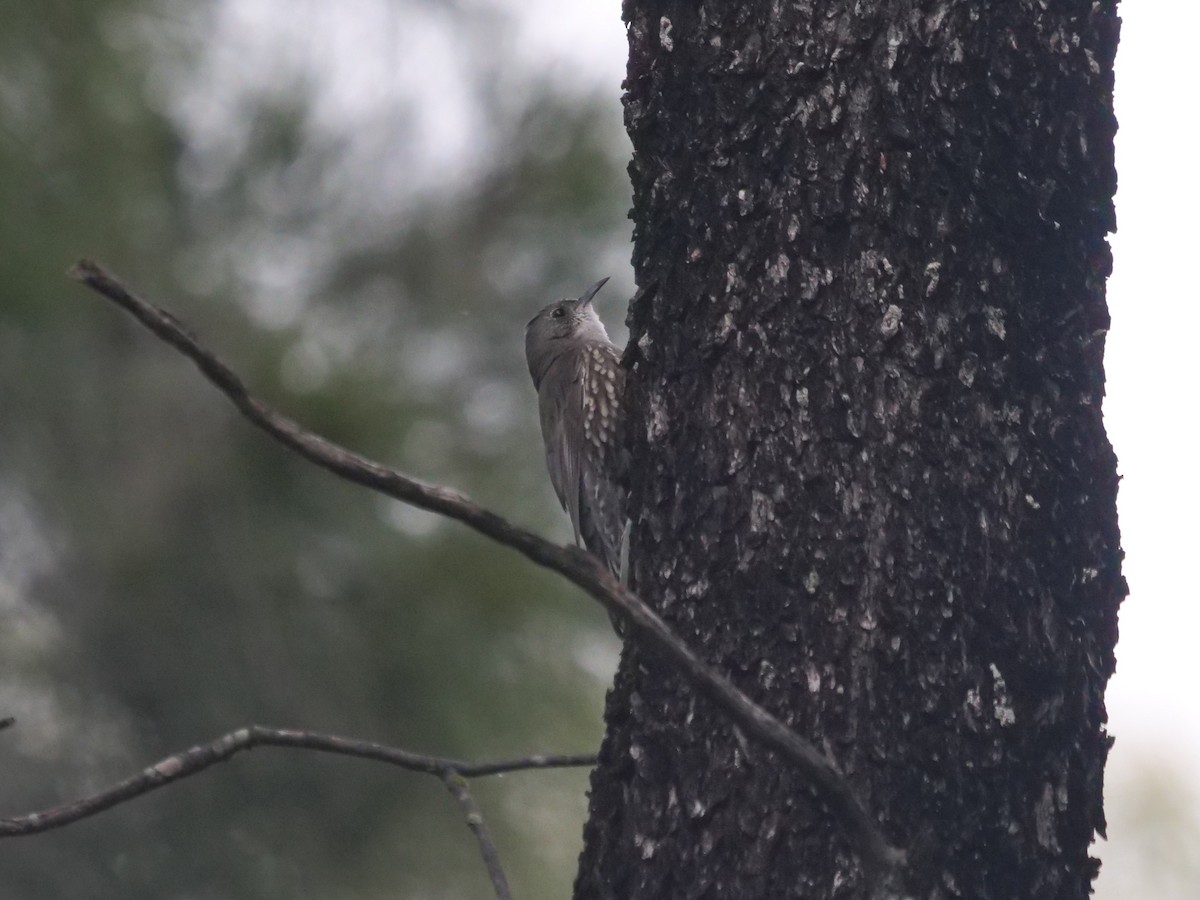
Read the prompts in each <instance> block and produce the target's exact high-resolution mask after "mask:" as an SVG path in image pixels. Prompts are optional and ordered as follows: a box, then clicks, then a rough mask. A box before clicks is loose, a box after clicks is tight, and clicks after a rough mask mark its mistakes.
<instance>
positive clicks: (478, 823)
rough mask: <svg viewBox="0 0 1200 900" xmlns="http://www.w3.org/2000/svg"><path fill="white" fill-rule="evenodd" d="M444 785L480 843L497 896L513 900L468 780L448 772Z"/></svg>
mask: <svg viewBox="0 0 1200 900" xmlns="http://www.w3.org/2000/svg"><path fill="white" fill-rule="evenodd" d="M442 783H443V784H444V785H446V790H448V791H449V792H450V796H451V797H453V798H454V799H455V800H457V801H458V805H459V806H461V807H462V811H463V815H464V816H466V819H467V827H468V828H470V829H471V833H472V834H473V835H475V840H476V841H478V842H479V855H480V856H482V857H483V864H484V865H485V866H487V870H488V877H490V878H491V879H492V887H494V888H495V889H496V896H497V897H499V898H500V900H512V893H511V892H510V891H509V889H508V879H507V878H505V877H504V869H502V868H501V867H500V854H499V852H497V850H496V844H495V842H494V841H493V840H492V835H491V832H489V831H488V829H487V826H486V825H484V824H483V813H482V812H481V811H480V809H479V806H478V805H477V804H476V803H475V798H474V797H472V796H471V792H470V790H468V789H467V780H466V779H465V778H463V777H462V775H460V774H459V773H458V772H447V773H446V774H444V775H443V776H442Z"/></svg>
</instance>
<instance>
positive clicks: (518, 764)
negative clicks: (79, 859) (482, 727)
mask: <svg viewBox="0 0 1200 900" xmlns="http://www.w3.org/2000/svg"><path fill="white" fill-rule="evenodd" d="M255 747H286V748H290V749H296V750H316V751H318V752H321V753H337V754H340V755H342V756H356V757H359V758H360V759H371V760H375V761H376V762H384V763H389V764H391V765H394V766H399V767H400V768H402V769H407V770H409V771H410V772H422V773H424V774H427V775H436V776H437V777H438V778H442V779H445V778H446V776H447V775H448V774H451V773H453V774H456V775H458V776H460V777H462V778H482V777H485V776H488V775H500V774H503V773H505V772H522V771H527V770H529V769H565V768H571V767H579V766H591V765H595V763H596V756H595V754H590V753H588V754H578V755H573V756H545V755H538V756H527V757H523V758H521V759H506V760H495V761H492V762H482V763H469V762H463V761H462V760H457V759H449V758H446V757H441V756H424V755H422V754H420V753H410V752H408V751H407V750H401V749H399V748H397V747H389V746H387V745H386V744H376V743H373V742H371V741H356V740H351V739H350V738H344V737H339V736H338V735H335V734H320V733H318V732H314V731H297V730H295V729H290V728H267V727H265V726H262V725H251V726H249V727H248V728H239V729H238V730H237V731H231V732H229V733H228V734H224V735H222V736H221V737H219V738H217V739H216V740H214V741H209V742H208V743H207V744H198V745H197V746H195V747H190V748H188V749H187V750H182V751H180V752H179V753H175V754H172V755H171V756H168V757H167V758H166V759H163V760H160V761H159V762H157V763H155V764H154V765H152V766H150V767H148V768H146V769H143V770H142V771H141V772H140V773H139V774H137V775H134V776H132V777H131V778H127V779H125V780H124V781H122V782H121V783H120V784H116V785H113V786H112V787H110V788H107V789H106V790H103V791H100V792H99V793H97V794H93V795H92V796H90V797H85V798H83V799H82V800H76V801H75V802H74V803H68V804H66V805H65V806H58V807H55V808H53V809H46V810H42V811H41V812H35V813H29V814H27V815H23V816H14V817H13V818H9V819H0V837H20V836H23V835H28V834H38V833H39V832H42V831H50V830H51V829H53V828H61V827H62V826H64V825H69V824H71V823H72V822H77V821H79V820H80V819H86V818H87V817H88V816H94V815H96V813H99V812H103V811H104V810H106V809H110V808H111V807H114V806H116V805H117V804H119V803H124V802H125V801H127V800H131V799H132V798H134V797H138V796H140V795H142V794H148V793H149V792H150V791H153V790H157V789H158V788H160V787H163V786H164V785H168V784H170V783H172V782H174V781H179V780H180V779H182V778H187V777H188V776H189V775H195V774H196V773H197V772H202V771H204V770H205V769H207V768H209V767H210V766H214V765H216V764H217V763H221V762H225V761H226V760H227V759H229V758H230V757H232V756H233V755H234V754H236V753H240V752H242V751H243V750H252V749H254V748H255ZM489 865H490V864H489Z"/></svg>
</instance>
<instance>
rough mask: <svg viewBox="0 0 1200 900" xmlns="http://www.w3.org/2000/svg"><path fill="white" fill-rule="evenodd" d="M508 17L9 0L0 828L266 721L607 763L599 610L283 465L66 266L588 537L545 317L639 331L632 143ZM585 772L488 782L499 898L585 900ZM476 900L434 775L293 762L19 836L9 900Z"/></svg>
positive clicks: (0, 142) (319, 426) (290, 462)
mask: <svg viewBox="0 0 1200 900" xmlns="http://www.w3.org/2000/svg"><path fill="white" fill-rule="evenodd" d="M547 9H549V7H547ZM513 15H514V14H513V11H512V10H510V9H509V8H507V7H506V6H505V5H503V3H502V2H500V0H496V2H488V0H476V2H473V3H441V2H434V0H353V2H348V3H344V4H317V3H313V2H301V3H287V4H285V3H283V2H282V0H188V2H183V0H87V2H84V3H70V4H68V3H64V2H61V0H53V2H51V0H48V2H43V3H29V2H27V0H0V21H3V23H4V28H3V29H2V30H0V204H2V208H3V210H4V215H3V216H2V217H0V253H2V254H3V256H2V259H3V266H2V268H0V292H2V297H3V300H2V302H0V660H2V664H3V678H2V679H0V714H2V715H14V716H16V717H17V720H18V721H17V725H16V727H15V728H13V729H11V730H9V731H7V732H4V733H3V735H0V771H3V773H4V777H3V780H2V782H0V803H2V805H3V806H2V809H0V814H3V815H11V814H16V813H20V812H26V811H31V810H33V809H38V808H43V807H46V806H51V805H56V804H58V803H61V802H65V801H67V800H71V799H75V798H76V797H78V796H80V795H82V794H83V793H85V792H88V791H91V790H94V789H97V788H99V787H101V786H104V785H106V784H108V783H110V782H113V781H116V780H119V779H121V778H124V777H126V776H127V775H129V774H131V773H132V772H134V771H137V770H138V769H140V768H141V767H142V766H144V765H145V764H147V763H149V762H152V761H154V760H156V759H158V758H160V757H161V756H163V755H165V754H167V753H169V752H173V751H176V750H178V749H182V748H183V747H186V746H188V745H190V744H192V743H196V742H199V741H203V740H208V739H210V738H212V737H215V736H217V735H218V734H220V733H222V732H224V731H227V730H229V729H232V728H234V727H236V726H240V725H243V724H249V723H262V724H270V725H280V726H294V727H303V728H310V729H314V730H323V731H331V732H338V733H343V734H346V735H350V736H355V737H361V738H367V739H373V740H378V741H382V742H388V743H393V744H396V745H399V746H403V747H406V748H409V749H413V750H418V751H423V752H428V753H436V754H444V755H453V756H459V757H463V758H469V759H482V758H490V757H498V756H505V755H523V754H526V753H529V752H537V751H545V752H548V751H571V752H575V751H586V750H590V749H593V748H594V747H595V746H596V745H597V744H598V741H599V736H600V730H601V721H600V716H601V702H602V697H603V692H604V689H605V687H606V686H607V683H608V680H609V677H610V673H611V669H612V667H613V665H614V663H615V656H616V651H617V645H616V641H615V639H614V638H613V637H612V635H611V630H610V627H609V625H608V621H607V619H606V617H605V616H604V614H603V613H602V612H601V611H600V610H599V608H596V609H593V608H592V605H591V604H589V603H586V602H583V601H581V600H580V599H579V598H577V597H576V596H574V593H575V592H574V589H572V588H570V587H568V586H566V585H565V584H564V583H563V582H561V581H560V580H558V579H555V578H552V577H550V576H548V575H546V574H544V573H541V572H538V571H535V570H533V569H532V568H531V567H530V566H529V565H528V564H525V563H524V562H522V561H521V560H520V559H518V558H517V557H516V556H515V555H513V554H511V553H509V552H506V551H503V550H501V549H499V548H496V547H494V546H492V545H490V544H489V543H487V542H485V541H483V540H482V539H480V538H477V537H475V536H474V535H472V534H470V533H468V532H467V531H466V530H465V529H463V528H461V527H458V526H456V525H453V524H448V523H444V522H441V521H440V520H437V519H434V518H433V517H431V516H428V515H426V514H423V513H419V512H415V511H412V510H409V509H406V508H403V507H401V506H399V505H397V504H393V503H390V502H384V501H382V500H381V499H380V498H378V497H376V496H374V495H371V494H370V493H368V492H366V491H364V490H362V489H359V488H355V487H352V486H349V485H346V484H343V483H340V482H338V481H336V480H335V479H333V478H332V477H331V476H329V475H327V474H325V473H323V472H320V471H318V470H316V469H314V468H313V467H311V466H310V465H308V464H306V463H303V462H301V461H300V460H298V459H296V458H293V457H291V456H289V455H288V454H287V453H285V452H284V451H283V450H282V449H280V448H279V447H277V446H276V445H275V444H274V443H272V442H271V441H270V440H269V439H267V438H266V437H264V436H263V435H261V434H260V433H258V432H257V431H255V430H253V429H252V428H251V427H250V426H248V425H247V424H246V423H244V422H243V421H242V420H241V419H239V418H238V417H237V415H236V414H235V413H234V412H233V410H232V409H231V408H230V407H229V406H228V405H227V403H226V402H225V401H224V400H223V399H222V398H221V397H219V396H218V395H217V393H216V392H215V391H214V390H213V389H211V388H210V387H209V386H208V385H207V384H206V383H204V382H203V381H202V380H201V378H200V377H199V376H198V374H197V373H196V372H195V371H194V370H193V369H192V367H191V366H190V365H189V364H187V363H186V362H185V361H183V360H182V359H181V358H180V357H178V356H177V355H176V354H175V353H173V352H172V351H170V350H168V349H166V348H164V347H163V346H161V345H160V344H159V343H158V342H157V341H155V340H154V339H153V338H151V337H150V336H148V335H147V334H145V333H144V332H142V331H141V330H139V329H138V327H137V326H136V325H134V324H133V323H132V322H130V321H129V320H128V319H127V318H126V317H125V316H123V315H121V314H119V313H118V312H117V311H115V310H114V309H112V308H110V307H108V306H106V305H104V304H102V303H101V302H99V301H97V300H96V299H95V298H94V297H93V296H91V295H89V294H88V293H87V292H86V291H85V290H84V289H82V288H81V287H79V286H77V285H74V284H72V283H71V282H69V281H68V280H67V279H66V278H65V277H64V272H65V270H66V268H67V267H68V266H69V265H70V263H71V262H73V261H74V260H75V259H76V258H78V257H80V256H85V255H86V256H91V257H94V258H96V259H99V260H101V261H103V262H105V263H106V264H107V265H109V266H111V267H112V268H113V269H114V270H115V271H116V272H117V273H118V274H119V275H121V276H123V277H124V278H126V279H127V280H128V281H129V282H130V283H131V284H132V285H134V286H135V287H137V288H139V289H140V290H142V291H143V292H144V293H145V294H146V295H147V296H148V297H150V298H151V299H152V300H155V301H157V302H160V303H162V304H164V305H166V306H168V308H170V309H171V310H172V311H173V312H175V313H176V314H178V315H179V316H180V317H181V318H183V319H184V320H185V321H187V322H188V323H189V324H191V325H192V326H193V327H194V328H195V329H196V330H197V331H198V332H199V333H200V334H201V336H202V337H203V338H204V339H205V340H206V341H207V342H208V343H209V344H210V346H212V347H213V348H214V349H215V350H216V351H217V352H218V353H220V354H222V355H223V356H224V357H225V358H226V359H227V360H228V361H229V362H230V363H231V364H232V365H233V366H234V367H235V368H236V369H238V370H239V371H240V372H242V373H243V375H244V376H245V377H246V378H247V381H248V383H249V384H250V386H251V389H252V390H254V391H255V392H256V393H257V394H258V395H259V396H261V397H263V398H264V399H266V400H267V401H268V402H270V403H272V404H274V405H276V406H277V407H279V408H280V409H282V410H283V411H285V412H287V413H288V414H289V415H292V416H293V417H295V418H297V419H298V420H299V421H301V422H302V423H304V424H305V425H307V426H308V427H310V428H313V429H314V430H316V431H318V432H320V433H323V434H325V435H327V436H329V437H330V438H332V439H333V440H336V441H338V442H341V443H343V444H345V445H347V446H349V447H351V448H354V449H357V450H360V451H362V452H364V453H366V454H368V455H370V456H373V457H375V458H377V459H380V460H382V461H385V462H388V463H390V464H393V465H396V466H398V467H399V468H401V469H404V470H406V471H408V472H410V473H412V474H415V475H418V476H419V477H422V478H426V479H430V480H437V481H442V482H445V483H448V484H451V485H453V486H455V487H458V488H461V489H463V490H465V491H467V492H468V493H470V494H472V495H473V496H475V497H476V498H477V499H479V500H480V501H481V502H483V503H485V504H487V505H489V506H491V507H493V508H495V509H497V510H499V511H501V512H503V513H505V514H507V515H509V516H511V517H512V518H514V519H515V520H516V521H518V522H521V523H523V524H527V525H530V526H533V527H535V528H539V529H541V530H542V531H543V532H545V533H549V534H551V535H552V536H555V537H557V538H558V539H562V540H566V539H568V538H569V529H568V528H567V527H566V525H565V522H564V519H565V517H564V516H563V515H562V514H561V512H560V511H559V510H558V509H557V507H556V504H555V502H554V499H553V495H552V493H551V491H550V488H549V484H548V481H547V479H546V476H545V473H544V467H543V462H542V458H541V447H540V440H539V437H538V434H537V424H536V412H535V403H534V394H533V389H532V387H531V385H530V384H529V383H528V374H527V373H526V371H525V365H524V356H523V343H522V337H523V326H524V323H525V321H526V320H527V319H528V318H529V316H531V315H532V314H533V312H534V311H535V310H536V309H537V308H538V307H539V306H541V305H542V304H543V303H544V302H547V301H548V300H549V299H551V298H552V297H555V296H561V295H569V294H574V293H577V292H578V291H579V290H580V289H582V288H583V287H585V286H586V285H587V284H589V283H591V282H593V281H595V280H596V279H597V278H599V277H601V276H602V275H605V274H611V275H613V276H615V277H614V285H613V286H611V287H610V288H609V291H608V292H607V299H605V298H604V297H602V298H601V311H602V313H603V314H604V316H605V318H606V319H607V321H608V322H609V323H610V324H611V325H617V326H619V324H620V320H621V318H622V316H623V314H624V301H623V297H624V296H628V293H627V292H628V290H629V289H630V288H631V276H630V273H629V267H628V247H627V244H628V239H629V226H628V223H627V221H626V218H625V214H626V211H627V209H628V206H629V196H628V184H627V180H626V178H625V175H624V161H625V158H626V157H627V153H628V149H627V145H626V143H625V141H626V138H625V135H624V131H623V129H622V127H621V121H620V106H619V102H618V97H619V87H618V85H617V84H612V85H607V86H605V88H604V91H603V93H601V94H597V93H596V92H595V87H594V85H593V84H591V83H589V82H588V81H587V80H586V79H575V78H572V77H570V72H569V67H568V70H567V71H566V72H565V73H564V72H562V71H560V72H559V73H558V75H557V76H556V75H554V74H553V73H550V72H548V71H547V66H546V61H545V60H544V59H538V58H531V57H530V55H529V53H528V52H527V46H528V45H527V44H526V43H523V41H522V36H521V29H522V28H523V27H525V26H523V25H522V24H521V23H520V22H518V21H517V20H516V19H515V18H514V17H513ZM526 15H528V13H526ZM611 15H612V17H613V20H614V22H613V24H614V27H616V28H620V24H619V22H617V21H616V18H617V16H618V10H617V8H616V7H615V6H614V7H613V9H612V12H611ZM567 55H568V56H569V51H567ZM621 330H622V329H620V328H619V327H618V328H617V329H616V331H617V332H621ZM614 337H615V338H616V339H618V340H621V334H620V333H618V334H614ZM585 784H586V772H585V771H583V770H580V771H575V772H570V773H547V774H536V773H531V774H522V775H510V776H507V777H505V778H500V779H494V780H491V781H487V782H478V783H477V790H478V797H479V800H480V802H481V804H482V805H483V808H484V812H485V815H488V816H489V820H490V823H491V824H492V825H493V827H494V829H495V831H496V834H497V840H498V842H499V844H500V849H501V852H502V854H503V857H504V859H505V862H506V865H507V867H508V869H509V876H510V878H511V880H512V881H513V886H514V890H515V892H516V893H517V894H518V896H521V897H523V898H542V897H552V896H553V897H561V896H564V895H566V894H567V893H568V892H569V890H570V882H571V879H572V877H573V872H574V865H575V859H576V855H577V852H578V847H579V842H580V834H581V825H582V820H583V816H584V812H585V803H584V789H585ZM490 893H491V888H490V886H489V885H488V883H487V880H486V876H485V874H484V871H483V866H482V863H481V862H480V860H479V859H478V855H477V851H476V849H475V846H474V843H473V841H472V839H471V837H470V835H469V833H468V832H467V830H466V828H465V826H464V823H463V821H462V817H461V814H460V812H459V811H458V809H457V807H455V806H454V804H453V803H452V801H451V800H450V798H449V797H448V796H447V795H446V794H445V791H444V790H443V789H442V787H441V786H440V785H439V784H437V783H436V781H434V780H432V779H428V778H425V777H422V776H417V775H411V774H407V773H403V772H400V771H398V770H393V769H389V768H387V767H384V766H379V765H372V764H368V763H364V762H360V761H353V760H345V759H331V758H325V757H321V756H318V755H315V754H310V753H299V752H289V751H282V750H261V751H257V752H255V753H253V754H247V755H244V756H240V757H238V758H236V759H235V760H233V761H232V762H231V763H229V764H227V765H225V766H223V767H221V768H219V769H216V770H212V771H209V772H206V773H203V774H201V775H200V776H198V777H196V778H194V779H191V780H189V781H187V782H184V783H182V784H180V785H178V786H175V787H172V788H169V789H167V790H164V791H159V792H156V793H154V794H152V795H150V796H148V797H145V798H141V799H138V800H136V801H134V802H131V803H129V804H127V805H124V806H121V807H119V808H117V809H115V810H113V811H111V812H109V813H106V814H104V815H102V816H100V817H98V818H93V819H89V820H86V821H84V822H81V823H78V824H76V825H73V826H69V827H67V828H65V829H63V830H60V831H56V832H51V833H47V834H44V835H40V836H35V837H31V838H24V839H14V840H8V841H4V842H2V843H0V896H3V897H6V898H9V897H11V898H41V897H83V896H95V897H101V896H104V897H121V898H156V900H157V898H172V897H188V898H222V897H255V898H258V897H263V898H271V897H280V898H282V897H298V896H316V897H329V898H369V897H383V896H387V897H396V896H401V897H421V898H440V897H447V898H449V897H455V898H457V897H472V896H474V897H485V896H489V895H490Z"/></svg>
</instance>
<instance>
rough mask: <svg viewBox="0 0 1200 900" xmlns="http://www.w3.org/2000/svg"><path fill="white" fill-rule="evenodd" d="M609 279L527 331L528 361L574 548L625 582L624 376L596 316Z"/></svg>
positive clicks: (562, 303)
mask: <svg viewBox="0 0 1200 900" xmlns="http://www.w3.org/2000/svg"><path fill="white" fill-rule="evenodd" d="M606 281H608V279H607V278H604V279H602V280H601V281H599V282H598V283H597V284H595V285H593V286H592V287H591V288H589V289H588V290H587V291H586V292H585V293H584V294H583V296H582V297H580V298H579V299H578V300H559V301H557V302H555V303H551V304H549V305H548V306H546V307H544V308H543V309H542V310H541V311H540V312H538V314H537V315H536V316H534V317H533V318H532V319H530V320H529V324H528V325H526V326H525V361H526V362H527V363H528V364H529V374H530V375H531V376H532V377H533V386H534V387H535V388H536V389H537V394H538V410H539V412H540V413H541V420H542V440H543V441H544V442H545V445H546V467H547V468H548V469H549V470H550V481H551V483H552V484H553V485H554V491H555V493H556V494H558V499H559V502H560V503H562V505H563V508H564V509H565V510H566V511H567V513H568V515H570V517H571V525H572V527H573V528H574V529H575V542H576V543H577V544H579V543H582V544H583V546H584V547H586V548H587V549H588V550H590V551H591V552H592V553H593V554H595V555H596V556H598V557H599V558H600V559H601V560H603V561H604V563H605V565H607V566H608V568H609V569H610V570H611V571H612V573H613V574H614V575H617V576H618V577H619V576H620V569H621V539H622V536H623V534H624V530H625V488H624V479H625V449H624V442H623V434H622V427H623V418H624V417H623V415H622V409H621V403H622V402H623V400H624V391H625V370H624V369H622V368H621V365H620V362H621V354H620V351H618V350H617V348H616V347H614V346H613V344H612V342H611V341H610V340H609V339H608V332H606V331H605V330H604V325H603V323H602V322H601V321H600V317H599V316H597V315H596V311H595V309H593V308H592V298H593V297H595V296H596V294H597V292H598V291H599V290H600V288H602V287H603V286H604V282H606Z"/></svg>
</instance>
